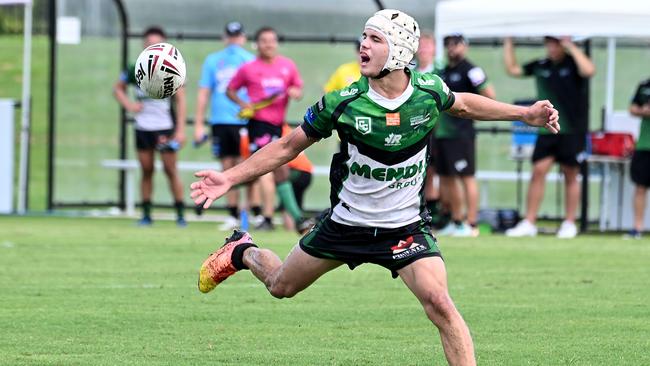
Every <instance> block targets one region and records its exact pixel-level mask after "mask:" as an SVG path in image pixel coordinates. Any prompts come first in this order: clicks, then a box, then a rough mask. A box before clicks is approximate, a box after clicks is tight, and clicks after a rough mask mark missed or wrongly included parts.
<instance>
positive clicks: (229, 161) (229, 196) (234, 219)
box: [219, 156, 239, 230]
mask: <svg viewBox="0 0 650 366" xmlns="http://www.w3.org/2000/svg"><path fill="white" fill-rule="evenodd" d="M238 162H239V158H238V157H236V156H222V157H221V166H222V168H223V170H226V169H230V168H232V167H234V166H235V165H237V163H238ZM226 208H227V210H228V215H229V216H228V219H227V220H226V221H225V222H224V224H223V225H222V226H221V227H220V228H219V229H220V230H232V229H234V228H235V227H237V226H238V225H239V189H231V190H230V191H228V193H226Z"/></svg>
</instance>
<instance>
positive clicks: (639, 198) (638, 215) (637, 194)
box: [634, 185, 648, 233]
mask: <svg viewBox="0 0 650 366" xmlns="http://www.w3.org/2000/svg"><path fill="white" fill-rule="evenodd" d="M647 191H648V188H647V187H644V186H642V185H637V186H635V188H634V230H636V232H637V233H641V232H642V231H643V214H644V213H645V205H646V193H647Z"/></svg>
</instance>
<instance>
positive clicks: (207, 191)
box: [190, 128, 317, 208]
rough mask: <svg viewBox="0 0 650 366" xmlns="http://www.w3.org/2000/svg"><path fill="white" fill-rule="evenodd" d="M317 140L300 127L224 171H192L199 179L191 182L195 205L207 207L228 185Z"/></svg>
mask: <svg viewBox="0 0 650 366" xmlns="http://www.w3.org/2000/svg"><path fill="white" fill-rule="evenodd" d="M316 141H317V140H315V139H312V138H309V137H307V135H306V134H305V132H304V131H303V130H302V128H296V129H294V130H293V131H291V133H290V134H288V135H286V136H284V137H282V138H281V139H279V140H276V141H274V142H272V143H270V144H268V145H266V146H264V147H263V148H262V149H260V150H259V151H258V152H256V153H255V154H253V155H251V157H250V158H248V159H246V160H244V161H243V162H241V163H240V164H238V165H236V166H234V167H232V168H230V169H228V170H226V171H224V172H217V171H214V170H202V171H199V172H196V173H194V175H195V176H196V177H198V178H200V180H198V181H196V182H194V183H192V184H191V185H190V188H191V189H192V192H191V194H190V196H191V197H192V199H194V203H196V204H197V205H199V204H203V208H208V207H210V205H211V204H212V202H214V201H215V200H216V199H217V198H219V197H221V196H223V195H224V194H225V193H226V192H228V190H229V189H230V188H231V187H232V186H236V185H238V184H240V183H245V182H249V181H251V180H253V179H255V178H257V177H259V176H262V175H264V174H266V173H268V172H270V171H273V170H275V169H276V168H278V167H279V166H281V165H284V164H286V163H288V162H289V161H291V160H293V159H294V158H295V157H296V156H297V155H298V154H299V153H300V152H301V151H303V150H305V149H306V148H308V147H309V146H310V145H311V144H313V143H314V142H316Z"/></svg>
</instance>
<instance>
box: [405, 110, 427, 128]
mask: <svg viewBox="0 0 650 366" xmlns="http://www.w3.org/2000/svg"><path fill="white" fill-rule="evenodd" d="M430 119H431V113H429V112H427V113H425V114H421V115H419V116H413V117H411V118H410V119H409V122H410V123H411V127H417V126H419V125H421V124H423V123H424V122H427V121H429V120H430Z"/></svg>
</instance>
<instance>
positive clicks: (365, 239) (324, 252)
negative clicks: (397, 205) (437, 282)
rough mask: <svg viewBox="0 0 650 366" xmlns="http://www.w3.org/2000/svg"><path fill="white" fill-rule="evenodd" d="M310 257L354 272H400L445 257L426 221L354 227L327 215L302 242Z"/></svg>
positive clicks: (328, 213) (394, 273)
mask: <svg viewBox="0 0 650 366" xmlns="http://www.w3.org/2000/svg"><path fill="white" fill-rule="evenodd" d="M300 248H301V249H302V250H303V251H304V252H305V253H307V254H309V255H311V256H314V257H317V258H323V259H333V260H338V261H341V262H344V263H345V264H347V265H348V267H350V269H354V268H355V267H356V266H359V265H361V264H363V263H374V264H378V265H380V266H382V267H384V268H386V269H388V270H390V271H391V273H392V276H393V278H396V277H397V276H398V275H397V271H398V270H399V269H402V268H404V267H406V266H407V265H409V264H411V263H413V262H415V261H416V260H418V259H420V258H426V257H442V255H441V254H440V250H439V249H438V245H437V243H436V238H435V237H434V236H433V234H431V228H430V226H428V225H427V224H426V223H425V222H424V221H418V222H414V223H412V224H410V225H406V226H403V227H399V228H395V229H382V228H371V227H355V226H348V225H343V224H339V223H337V222H334V221H332V219H331V214H330V212H329V210H328V211H326V212H325V213H324V214H323V216H321V218H320V219H319V221H318V223H316V225H315V226H314V227H313V229H312V230H311V231H310V232H309V233H307V234H306V235H305V236H303V237H302V239H300Z"/></svg>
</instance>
